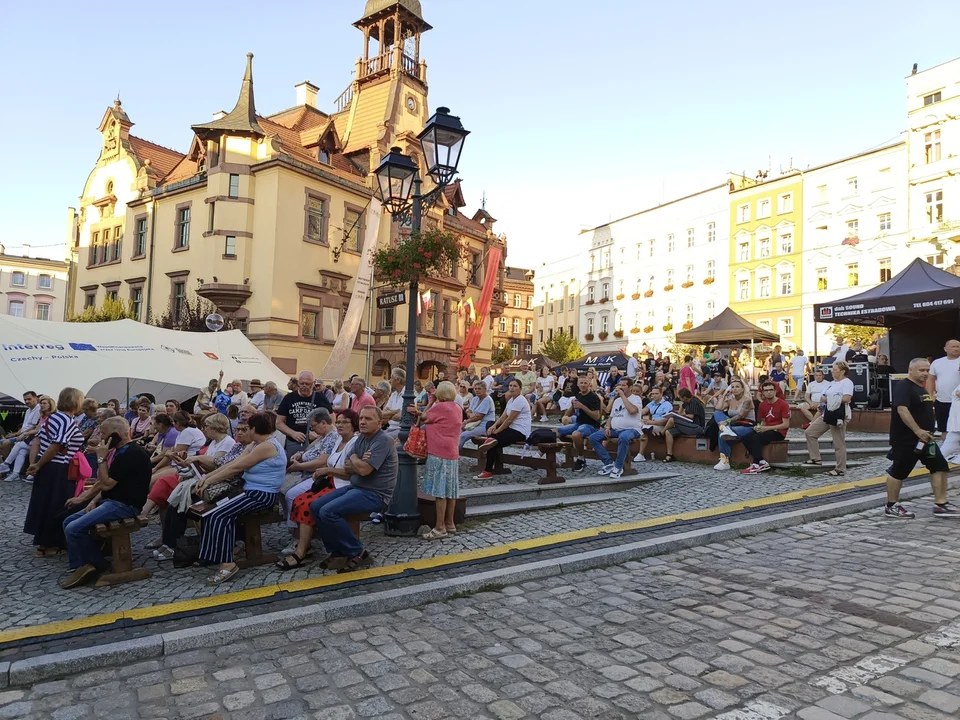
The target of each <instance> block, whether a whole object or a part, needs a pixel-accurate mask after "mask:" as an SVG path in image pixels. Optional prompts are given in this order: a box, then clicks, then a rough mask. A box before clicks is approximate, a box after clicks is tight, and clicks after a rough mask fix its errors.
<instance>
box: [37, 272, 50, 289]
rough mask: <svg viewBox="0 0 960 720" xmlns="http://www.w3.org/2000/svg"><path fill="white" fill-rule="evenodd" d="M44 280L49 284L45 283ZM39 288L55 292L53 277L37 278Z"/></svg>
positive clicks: (40, 276)
mask: <svg viewBox="0 0 960 720" xmlns="http://www.w3.org/2000/svg"><path fill="white" fill-rule="evenodd" d="M44 280H46V281H47V282H46V283H44ZM37 287H38V288H39V289H40V290H53V275H46V274H43V275H38V276H37Z"/></svg>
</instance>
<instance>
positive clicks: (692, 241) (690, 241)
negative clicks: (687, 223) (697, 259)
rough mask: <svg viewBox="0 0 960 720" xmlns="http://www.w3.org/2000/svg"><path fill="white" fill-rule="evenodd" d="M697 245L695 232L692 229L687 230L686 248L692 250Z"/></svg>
mask: <svg viewBox="0 0 960 720" xmlns="http://www.w3.org/2000/svg"><path fill="white" fill-rule="evenodd" d="M696 244H697V237H696V232H695V231H694V229H693V228H687V247H688V248H692V247H694V246H696Z"/></svg>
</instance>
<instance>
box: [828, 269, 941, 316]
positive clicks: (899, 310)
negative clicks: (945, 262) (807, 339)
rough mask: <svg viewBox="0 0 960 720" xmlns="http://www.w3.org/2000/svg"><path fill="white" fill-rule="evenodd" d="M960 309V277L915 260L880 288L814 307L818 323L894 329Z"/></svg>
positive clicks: (878, 286)
mask: <svg viewBox="0 0 960 720" xmlns="http://www.w3.org/2000/svg"><path fill="white" fill-rule="evenodd" d="M958 308H960V278H958V277H956V276H955V275H951V274H950V273H948V272H945V271H943V270H940V269H939V268H936V267H934V266H933V265H931V264H930V263H928V262H925V261H923V260H921V259H920V258H917V259H915V260H914V261H913V262H912V263H910V264H909V265H907V267H905V268H904V269H903V270H901V271H900V272H899V273H897V274H896V275H894V276H893V277H892V278H890V279H889V280H887V281H886V282H885V283H883V284H881V285H877V286H876V287H873V288H870V289H869V290H866V291H864V292H862V293H860V294H858V295H853V296H851V297H848V298H844V299H843V300H837V301H835V302H829V303H820V304H818V305H814V306H813V312H814V319H815V320H816V321H817V322H828V323H836V324H841V325H873V326H882V327H893V326H894V325H898V324H901V323H904V322H909V321H912V320H917V319H929V318H930V316H931V315H932V314H935V313H939V312H942V311H953V312H954V313H956V311H957V309H958Z"/></svg>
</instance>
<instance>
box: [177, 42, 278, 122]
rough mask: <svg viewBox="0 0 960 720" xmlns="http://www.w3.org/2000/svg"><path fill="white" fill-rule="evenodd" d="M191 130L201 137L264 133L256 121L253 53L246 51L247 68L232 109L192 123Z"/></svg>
mask: <svg viewBox="0 0 960 720" xmlns="http://www.w3.org/2000/svg"><path fill="white" fill-rule="evenodd" d="M193 131H194V132H195V133H197V135H199V136H201V137H203V138H206V137H210V136H216V135H221V134H229V135H252V136H254V137H264V136H265V135H266V133H265V132H264V131H263V128H261V127H260V123H258V122H257V108H256V105H255V104H254V101H253V53H247V69H246V71H245V72H244V73H243V83H242V84H241V85H240V97H238V98H237V104H236V105H235V106H234V108H233V110H231V111H230V112H229V113H227V114H226V115H224V116H223V117H222V118H219V119H217V120H214V121H212V122H208V123H202V124H200V125H194V126H193Z"/></svg>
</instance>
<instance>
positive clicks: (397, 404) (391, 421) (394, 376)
mask: <svg viewBox="0 0 960 720" xmlns="http://www.w3.org/2000/svg"><path fill="white" fill-rule="evenodd" d="M406 384H407V373H406V371H405V370H404V369H403V368H402V367H395V368H394V369H393V370H391V371H390V389H391V390H392V392H391V393H390V397H389V398H387V402H386V404H385V405H384V406H383V419H384V420H385V421H386V422H387V424H388V425H389V427H388V428H387V430H386V433H387V435H388V436H390V437H392V438H393V439H394V440H396V439H397V438H398V437H399V435H400V416H401V415H403V388H404V385H406Z"/></svg>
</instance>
